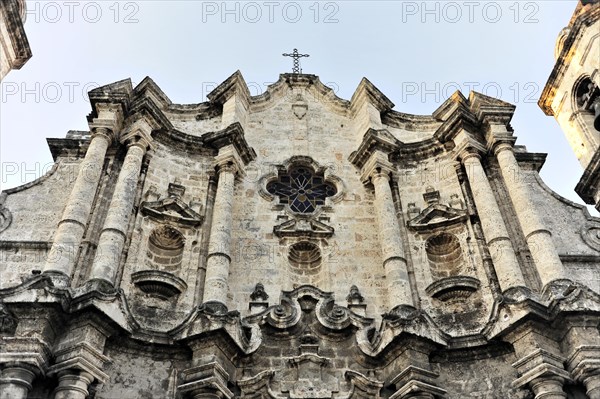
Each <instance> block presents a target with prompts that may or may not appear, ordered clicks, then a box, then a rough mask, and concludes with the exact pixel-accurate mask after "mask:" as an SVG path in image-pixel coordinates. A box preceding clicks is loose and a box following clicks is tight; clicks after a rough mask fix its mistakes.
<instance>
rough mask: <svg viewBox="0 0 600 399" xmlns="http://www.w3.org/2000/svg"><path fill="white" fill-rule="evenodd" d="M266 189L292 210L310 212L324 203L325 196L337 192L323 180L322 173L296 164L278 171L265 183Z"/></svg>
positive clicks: (330, 195)
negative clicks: (284, 170) (286, 170)
mask: <svg viewBox="0 0 600 399" xmlns="http://www.w3.org/2000/svg"><path fill="white" fill-rule="evenodd" d="M267 191H268V192H269V193H270V194H272V195H276V196H278V197H279V203H281V204H287V205H289V207H290V209H291V210H292V211H293V212H298V213H311V212H314V211H315V209H316V208H317V207H318V206H321V205H325V198H327V197H333V196H334V195H335V194H337V189H336V188H335V186H334V185H333V184H331V183H328V182H326V181H325V178H324V176H323V173H313V172H312V170H311V169H310V168H309V167H305V166H297V167H294V168H292V169H290V170H289V172H287V173H280V174H279V176H277V180H274V181H272V182H270V183H268V184H267Z"/></svg>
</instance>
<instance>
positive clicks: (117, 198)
mask: <svg viewBox="0 0 600 399" xmlns="http://www.w3.org/2000/svg"><path fill="white" fill-rule="evenodd" d="M147 148H148V142H147V141H146V140H145V139H143V138H139V137H138V138H136V139H133V140H131V141H130V142H129V143H128V148H127V155H126V156H125V160H124V161H123V166H122V168H121V171H120V172H119V177H118V178H117V184H116V186H115V191H114V193H113V197H112V199H111V201H110V207H109V209H108V214H107V215H106V220H105V221H104V226H103V228H102V232H101V233H100V239H99V240H98V248H97V250H96V256H95V258H94V263H93V264H92V269H91V271H90V276H89V278H88V280H102V281H105V282H107V283H108V284H110V285H111V286H114V285H115V278H116V276H117V271H118V267H119V258H120V255H121V252H122V251H123V244H124V243H125V238H126V234H127V226H128V224H129V217H130V215H131V211H132V209H133V201H134V199H135V194H136V188H137V183H138V179H139V175H140V171H141V167H142V160H143V158H144V154H145V153H146V149H147Z"/></svg>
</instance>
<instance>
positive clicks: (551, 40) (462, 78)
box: [0, 0, 582, 203]
mask: <svg viewBox="0 0 600 399" xmlns="http://www.w3.org/2000/svg"><path fill="white" fill-rule="evenodd" d="M27 8H28V16H27V22H26V24H25V29H26V32H27V35H28V38H29V42H30V45H31V48H32V50H33V58H32V59H31V60H30V61H29V62H28V63H27V64H26V65H25V66H24V67H23V69H22V70H20V71H13V72H11V73H9V75H8V76H7V77H6V78H5V80H4V81H3V82H2V98H0V139H1V142H0V143H1V149H0V156H1V164H2V181H0V184H1V187H2V188H9V187H13V186H16V185H19V184H22V183H25V182H27V181H31V180H33V179H34V178H36V177H39V176H40V175H41V174H42V173H44V172H45V171H47V170H48V169H49V167H50V165H51V163H52V159H51V156H50V153H49V151H48V149H47V145H46V142H45V138H46V137H64V135H65V134H66V132H67V131H68V130H71V129H73V130H86V129H87V123H86V119H85V116H86V115H87V114H88V113H89V112H90V106H89V103H88V101H87V98H86V96H85V92H86V91H87V89H91V88H93V87H97V86H100V85H104V84H108V83H111V82H114V81H117V80H120V79H124V78H128V77H129V78H131V79H132V80H133V82H134V83H137V82H140V81H141V80H142V79H143V78H144V77H145V76H150V77H151V78H152V79H154V81H155V82H156V83H157V84H158V85H159V86H160V87H161V88H162V89H163V91H164V92H165V93H166V94H167V95H168V96H169V98H170V99H171V100H172V101H173V102H175V103H199V102H203V101H205V100H206V94H207V93H208V92H209V91H210V90H211V89H212V88H214V87H215V85H217V84H218V83H220V82H222V81H223V80H224V79H226V78H227V77H228V76H229V75H230V74H231V73H233V72H234V71H235V70H237V69H239V70H241V72H242V74H243V75H244V78H245V79H246V82H247V83H248V84H249V86H250V89H251V92H252V94H258V93H259V91H263V90H264V88H265V87H266V85H267V84H268V83H270V82H274V81H276V80H277V78H278V76H279V74H280V73H282V72H291V60H290V59H287V58H284V57H282V56H281V54H282V53H284V52H291V50H292V49H293V48H294V47H297V48H298V49H299V50H300V52H305V53H309V54H310V58H304V59H302V67H303V72H304V73H312V74H316V75H319V76H320V78H321V80H322V81H323V82H324V83H329V85H330V86H332V87H333V88H334V89H335V90H336V92H337V94H338V95H339V96H340V97H342V98H346V99H349V98H350V96H351V95H352V93H353V92H354V90H355V88H356V86H357V85H358V83H359V81H360V79H361V78H362V77H363V76H365V77H367V78H368V79H369V80H371V81H372V82H373V83H374V84H375V85H376V86H377V87H378V88H379V89H380V90H381V91H382V92H384V93H385V94H386V95H387V96H388V97H389V98H390V99H391V100H392V101H393V102H394V103H395V104H396V107H395V109H396V110H398V111H401V112H408V113H416V114H431V113H432V112H433V111H434V110H435V109H436V108H437V107H438V105H439V104H440V103H441V102H443V101H444V100H445V99H446V97H447V95H450V94H451V93H452V92H453V91H454V90H455V89H456V88H461V90H462V91H463V93H464V94H465V95H468V91H469V89H471V88H474V89H475V90H477V91H481V92H483V93H484V94H488V95H492V96H498V97H500V98H501V99H503V100H505V101H508V102H511V103H514V104H516V105H517V111H516V114H515V118H514V119H513V123H512V125H513V127H514V129H515V134H516V135H517V136H518V138H519V139H518V142H517V143H518V144H523V145H526V146H527V147H528V149H529V150H530V151H532V152H547V153H549V156H548V160H547V162H546V165H545V167H544V169H543V170H542V177H543V178H544V180H545V181H546V183H547V184H548V185H549V186H550V187H551V188H553V189H554V190H555V191H557V192H558V193H559V194H561V195H563V196H565V197H567V198H569V199H571V200H573V201H576V202H578V203H581V202H582V201H581V200H580V199H579V198H578V196H577V194H575V192H574V191H573V189H574V187H575V185H576V184H577V181H578V180H579V177H580V176H581V173H582V168H581V166H580V165H579V163H578V162H577V160H576V159H575V157H574V155H573V153H572V151H571V149H570V147H568V144H567V142H566V140H565V138H564V136H563V133H562V131H561V130H560V128H559V126H558V124H557V123H556V122H555V120H554V119H553V118H552V117H548V116H545V115H544V114H543V113H542V111H541V110H540V109H539V108H538V106H537V100H538V98H539V95H540V94H541V91H542V89H543V87H544V84H545V82H546V79H547V77H548V75H549V74H550V72H551V70H552V66H553V65H554V44H555V40H556V37H557V35H558V33H559V31H560V30H561V29H562V28H563V27H564V26H565V25H566V24H567V23H568V21H569V19H570V17H571V14H572V12H573V10H574V8H575V1H535V2H534V1H498V2H492V1H483V2H477V1H458V2H435V1H427V2H422V1H416V2H413V1H408V2H407V1H404V2H402V1H338V2H328V1H323V2H315V1H297V2H293V1H256V2H231V1H230V2H226V3H225V2H221V1H217V2H202V1H119V2H117V1H112V0H109V1H96V2H94V1H83V2H78V1H72V2H68V1H37V2H36V1H30V0H29V1H28V2H27Z"/></svg>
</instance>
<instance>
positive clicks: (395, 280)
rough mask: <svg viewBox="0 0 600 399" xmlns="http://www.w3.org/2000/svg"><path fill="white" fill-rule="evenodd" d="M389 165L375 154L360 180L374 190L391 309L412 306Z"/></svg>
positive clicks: (381, 156) (391, 169)
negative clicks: (367, 180) (366, 181)
mask: <svg viewBox="0 0 600 399" xmlns="http://www.w3.org/2000/svg"><path fill="white" fill-rule="evenodd" d="M392 171H393V166H392V165H391V164H390V162H389V161H388V160H387V155H386V154H384V153H383V152H381V151H376V152H375V153H374V154H373V155H371V157H370V159H369V160H368V161H367V163H366V164H365V166H364V167H363V176H364V177H363V178H366V177H368V178H369V179H370V181H371V183H372V184H373V187H374V188H375V200H374V201H373V205H374V207H375V214H376V217H377V224H378V227H379V241H380V242H381V254H382V258H383V268H384V270H385V278H386V280H387V286H388V300H389V305H390V307H391V308H392V309H393V308H395V307H397V306H399V305H410V306H414V303H413V299H412V293H411V288H410V282H409V280H408V269H407V266H406V256H405V254H404V247H403V245H402V237H401V236H400V226H399V224H398V218H397V216H396V208H395V206H394V199H393V197H392V189H391V187H390V176H391V173H392Z"/></svg>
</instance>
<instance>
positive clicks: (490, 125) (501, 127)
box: [485, 121, 517, 155]
mask: <svg viewBox="0 0 600 399" xmlns="http://www.w3.org/2000/svg"><path fill="white" fill-rule="evenodd" d="M485 140H486V143H487V148H488V150H489V151H490V152H491V153H493V154H494V155H497V154H498V153H499V152H501V151H504V150H507V149H511V150H512V148H513V147H514V145H515V141H517V138H516V137H515V136H513V132H512V130H509V127H507V124H505V123H501V122H491V121H488V122H487V123H486V124H485Z"/></svg>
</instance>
